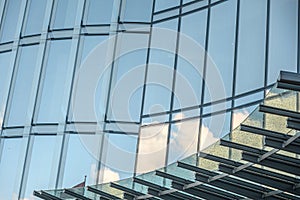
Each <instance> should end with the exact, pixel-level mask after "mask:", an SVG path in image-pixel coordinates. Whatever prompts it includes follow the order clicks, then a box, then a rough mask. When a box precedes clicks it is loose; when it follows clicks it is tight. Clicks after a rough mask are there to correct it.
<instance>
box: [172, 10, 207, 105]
mask: <svg viewBox="0 0 300 200" xmlns="http://www.w3.org/2000/svg"><path fill="white" fill-rule="evenodd" d="M206 18H207V11H206V10H205V11H202V12H197V13H193V14H190V15H187V16H184V17H183V18H182V21H181V33H182V34H183V35H181V37H180V41H179V55H180V57H178V61H177V73H176V81H175V98H178V101H174V109H179V108H183V107H190V106H194V105H199V104H200V99H201V98H200V97H201V88H202V72H203V64H204V55H205V48H204V46H205V35H206V34H205V33H206ZM181 55H184V57H183V56H181Z"/></svg>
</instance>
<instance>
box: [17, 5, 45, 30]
mask: <svg viewBox="0 0 300 200" xmlns="http://www.w3.org/2000/svg"><path fill="white" fill-rule="evenodd" d="M46 5H47V0H30V1H28V3H27V11H26V18H25V19H26V21H25V22H24V25H23V26H24V28H23V32H22V35H34V34H40V33H41V32H42V28H43V22H44V17H45V10H46Z"/></svg>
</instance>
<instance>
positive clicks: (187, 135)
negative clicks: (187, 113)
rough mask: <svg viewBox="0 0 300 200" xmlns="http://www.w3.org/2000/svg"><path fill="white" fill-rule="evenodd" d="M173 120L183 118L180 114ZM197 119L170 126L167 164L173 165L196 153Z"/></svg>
mask: <svg viewBox="0 0 300 200" xmlns="http://www.w3.org/2000/svg"><path fill="white" fill-rule="evenodd" d="M177 115H178V116H175V118H178V117H179V118H183V117H184V116H182V114H181V113H178V114H177ZM198 132H199V119H195V120H187V121H183V122H180V123H176V124H172V125H171V135H170V141H169V157H168V163H169V164H171V163H174V162H176V161H178V160H181V159H183V158H186V157H188V156H190V155H192V154H193V153H196V152H197V143H198Z"/></svg>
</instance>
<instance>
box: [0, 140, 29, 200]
mask: <svg viewBox="0 0 300 200" xmlns="http://www.w3.org/2000/svg"><path fill="white" fill-rule="evenodd" d="M26 141H27V139H21V138H18V139H3V152H2V157H1V162H0V177H1V179H0V185H1V186H2V187H0V196H1V198H3V199H18V194H19V187H20V182H21V172H22V169H23V164H24V163H23V162H24V157H25V153H24V152H26Z"/></svg>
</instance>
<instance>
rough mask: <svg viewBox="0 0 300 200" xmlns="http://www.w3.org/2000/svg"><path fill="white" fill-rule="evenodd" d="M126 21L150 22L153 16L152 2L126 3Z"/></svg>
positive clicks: (135, 1)
mask: <svg viewBox="0 0 300 200" xmlns="http://www.w3.org/2000/svg"><path fill="white" fill-rule="evenodd" d="M125 2H126V5H125V11H124V17H123V20H124V21H132V22H149V21H150V20H151V14H152V4H153V2H152V0H143V1H141V0H127V1H125Z"/></svg>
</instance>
